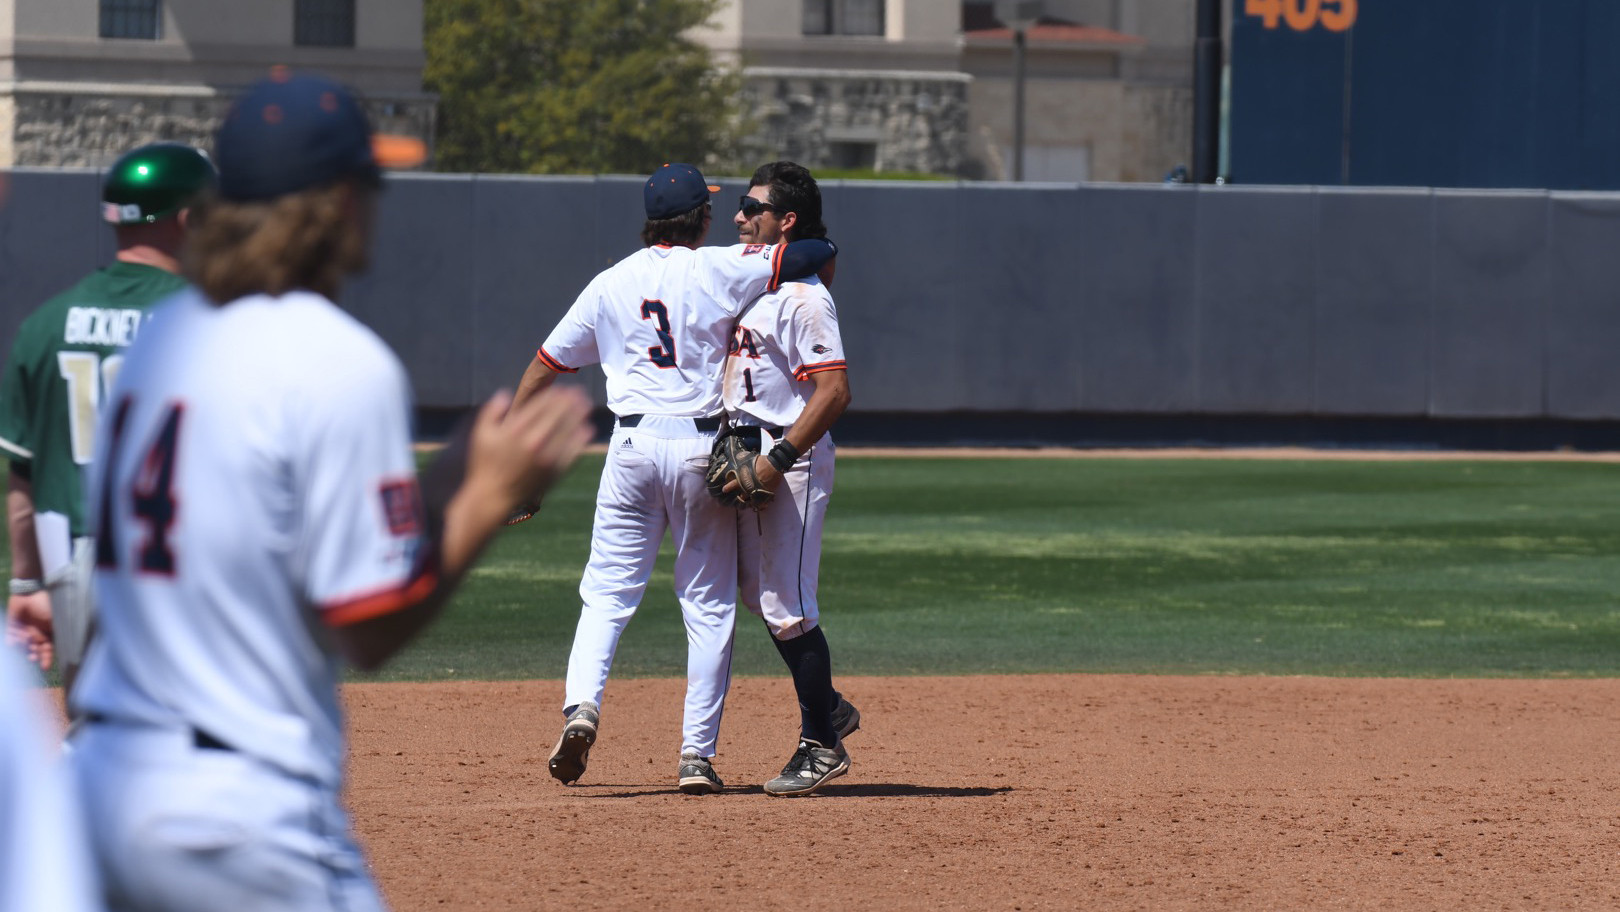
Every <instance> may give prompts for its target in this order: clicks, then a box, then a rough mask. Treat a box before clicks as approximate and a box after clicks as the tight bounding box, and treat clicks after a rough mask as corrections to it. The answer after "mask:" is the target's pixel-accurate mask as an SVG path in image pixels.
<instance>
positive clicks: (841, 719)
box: [832, 694, 861, 739]
mask: <svg viewBox="0 0 1620 912" xmlns="http://www.w3.org/2000/svg"><path fill="white" fill-rule="evenodd" d="M832 723H833V728H835V729H837V730H838V737H839V738H840V739H843V738H848V737H849V736H850V735H851V734H853V733H854V732H855V731H856V730H857V729H859V728H860V727H861V711H860V710H858V709H856V708H855V704H854V703H851V702H849V701H848V700H846V699H844V697H843V695H842V694H839V696H838V705H837V706H836V707H834V708H833V714H832Z"/></svg>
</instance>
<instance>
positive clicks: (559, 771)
mask: <svg viewBox="0 0 1620 912" xmlns="http://www.w3.org/2000/svg"><path fill="white" fill-rule="evenodd" d="M601 721H602V716H601V711H600V709H598V707H597V705H596V704H595V703H592V702H591V701H590V700H586V701H584V702H583V703H581V704H579V706H578V707H576V708H575V709H574V711H573V712H571V713H569V714H568V722H567V724H565V725H564V726H563V730H562V736H561V737H560V738H558V739H557V749H556V750H554V751H552V752H551V775H552V777H553V778H555V779H556V780H557V781H559V782H561V783H562V784H564V785H567V784H569V783H571V782H576V781H578V780H579V777H581V776H583V775H585V758H586V757H587V756H589V755H590V752H591V745H592V744H595V743H596V726H597V725H598V724H600V722H601Z"/></svg>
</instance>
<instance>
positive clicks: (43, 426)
mask: <svg viewBox="0 0 1620 912" xmlns="http://www.w3.org/2000/svg"><path fill="white" fill-rule="evenodd" d="M185 286H186V281H185V279H182V278H181V277H179V276H177V275H175V274H173V273H171V272H168V271H166V270H163V269H159V268H157V267H155V266H142V265H138V264H135V263H124V262H115V263H113V264H112V265H110V266H107V267H105V268H102V269H98V270H96V271H95V272H93V273H91V274H90V275H89V276H86V277H85V278H84V279H83V280H81V281H80V282H79V283H78V284H77V285H74V286H73V287H72V288H69V289H68V290H67V291H64V292H62V293H61V294H59V295H57V296H56V297H54V298H51V299H50V300H49V301H46V302H45V303H44V305H42V306H41V307H40V308H39V310H36V311H34V313H33V314H31V315H30V316H29V317H28V319H26V320H24V321H23V324H22V326H21V327H20V328H19V329H18V330H17V340H16V342H15V343H14V344H13V345H12V347H11V359H10V360H9V361H8V362H7V364H6V367H5V373H4V375H0V453H3V454H4V455H5V456H6V457H7V458H8V459H10V460H11V461H12V462H21V463H25V464H27V465H28V466H29V469H30V474H31V475H32V478H33V487H34V510H35V512H37V513H47V512H54V513H60V514H62V515H64V516H66V517H67V518H68V527H69V529H70V530H71V534H72V535H73V536H74V537H78V536H82V535H88V534H90V533H89V530H88V529H86V528H85V519H84V513H85V511H84V493H83V489H84V478H83V475H84V471H85V467H86V466H88V465H89V464H90V456H91V453H92V452H93V451H94V449H95V434H96V415H97V412H98V411H99V409H100V407H101V403H102V401H103V399H104V398H105V395H106V392H107V391H108V390H110V389H112V385H113V379H114V378H115V377H117V375H118V368H119V365H120V364H121V363H122V362H123V360H124V358H123V351H124V349H125V348H126V347H128V346H129V344H130V343H131V342H134V341H135V337H136V335H137V334H138V333H139V332H140V329H141V325H142V324H143V323H144V322H145V321H146V318H147V315H148V312H149V310H150V308H151V306H152V305H153V304H154V303H156V302H157V301H159V300H161V299H163V298H165V297H168V296H169V295H171V294H173V293H174V292H176V291H179V290H180V289H182V288H184V287H185Z"/></svg>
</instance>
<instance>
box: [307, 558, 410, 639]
mask: <svg viewBox="0 0 1620 912" xmlns="http://www.w3.org/2000/svg"><path fill="white" fill-rule="evenodd" d="M438 585H439V562H438V560H437V559H436V558H434V559H430V560H427V561H424V562H423V563H422V565H421V566H420V567H418V568H417V570H416V573H414V574H413V575H412V576H411V578H410V579H408V580H406V581H405V582H404V583H403V584H401V585H398V586H389V587H387V588H385V589H383V590H381V591H378V592H371V593H368V594H366V595H362V596H360V597H358V598H353V599H350V600H348V601H346V602H340V603H338V604H336V605H331V606H328V607H326V608H324V609H323V610H322V611H321V619H322V620H324V621H326V624H327V626H328V627H347V626H349V625H350V624H358V623H360V622H361V621H369V620H371V619H372V618H377V617H382V616H383V615H385V614H393V613H394V612H396V611H399V610H402V609H405V608H409V607H411V606H412V605H415V604H416V603H418V602H420V601H422V600H423V599H425V598H427V597H428V594H429V593H430V592H432V591H433V590H434V588H435V587H437V586H438Z"/></svg>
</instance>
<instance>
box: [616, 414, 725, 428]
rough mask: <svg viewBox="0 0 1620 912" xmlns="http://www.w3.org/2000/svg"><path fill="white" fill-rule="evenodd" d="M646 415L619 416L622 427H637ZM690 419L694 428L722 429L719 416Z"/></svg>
mask: <svg viewBox="0 0 1620 912" xmlns="http://www.w3.org/2000/svg"><path fill="white" fill-rule="evenodd" d="M645 417H647V416H646V415H620V416H619V426H620V427H635V426H636V425H638V424H640V423H641V419H643V418H645ZM670 417H672V418H673V417H678V416H674V415H671V416H670ZM689 420H690V421H691V422H692V427H694V428H696V429H698V430H700V431H705V432H709V431H718V430H720V419H719V418H692V419H689Z"/></svg>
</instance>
